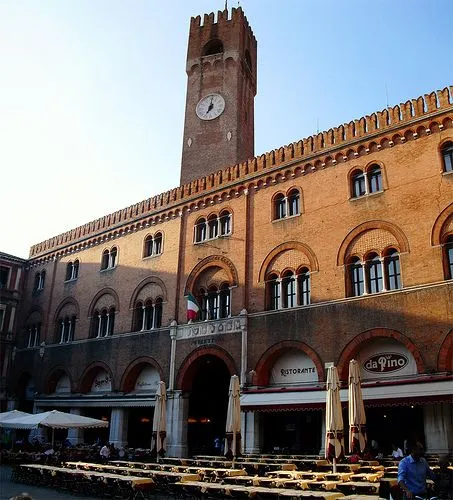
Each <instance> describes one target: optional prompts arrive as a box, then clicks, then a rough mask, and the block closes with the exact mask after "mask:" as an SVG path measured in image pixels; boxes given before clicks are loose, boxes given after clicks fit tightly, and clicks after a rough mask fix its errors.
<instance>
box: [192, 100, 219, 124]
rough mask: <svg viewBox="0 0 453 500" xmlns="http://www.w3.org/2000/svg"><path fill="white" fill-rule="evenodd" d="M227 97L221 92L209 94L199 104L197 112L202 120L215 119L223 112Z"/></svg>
mask: <svg viewBox="0 0 453 500" xmlns="http://www.w3.org/2000/svg"><path fill="white" fill-rule="evenodd" d="M224 109H225V99H224V98H223V97H222V96H221V95H220V94H209V95H207V96H205V97H203V98H202V99H200V102H199V103H198V104H197V107H196V109H195V112H196V113H197V116H198V118H200V119H201V120H214V118H217V117H218V116H220V115H221V114H222V113H223V110H224Z"/></svg>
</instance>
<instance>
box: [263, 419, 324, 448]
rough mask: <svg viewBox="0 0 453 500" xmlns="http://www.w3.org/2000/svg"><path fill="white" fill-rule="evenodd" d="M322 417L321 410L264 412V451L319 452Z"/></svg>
mask: <svg viewBox="0 0 453 500" xmlns="http://www.w3.org/2000/svg"><path fill="white" fill-rule="evenodd" d="M322 418H323V414H322V411H321V410H312V411H270V412H263V413H262V422H263V430H264V432H263V451H264V452H266V453H271V452H274V451H275V452H278V453H306V454H310V455H311V454H315V455H316V454H318V453H319V450H320V449H321V431H322Z"/></svg>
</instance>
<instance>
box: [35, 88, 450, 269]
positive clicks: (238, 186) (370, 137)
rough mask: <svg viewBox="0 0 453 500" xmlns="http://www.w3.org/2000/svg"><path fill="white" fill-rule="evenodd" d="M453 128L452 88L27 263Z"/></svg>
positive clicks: (92, 227)
mask: <svg viewBox="0 0 453 500" xmlns="http://www.w3.org/2000/svg"><path fill="white" fill-rule="evenodd" d="M447 128H453V86H450V87H446V88H444V89H443V90H439V91H437V92H431V93H430V94H426V95H425V96H424V97H418V98H417V99H412V100H410V101H406V102H405V103H402V104H400V105H396V106H393V107H392V108H388V109H384V110H383V111H378V112H376V113H372V114H371V115H369V116H368V115H367V116H365V117H362V118H360V119H358V120H353V121H351V122H349V123H347V124H343V125H340V126H338V127H334V128H333V129H329V130H328V131H325V132H320V133H318V134H316V135H313V136H310V137H308V138H305V139H302V140H300V141H298V142H294V143H291V144H289V145H286V146H282V147H280V148H278V149H274V150H272V151H270V152H268V153H264V154H262V155H260V156H257V157H254V158H251V159H249V160H247V161H245V162H242V163H240V164H237V165H233V166H229V167H227V168H225V169H223V170H219V171H217V172H215V173H212V174H210V175H207V176H205V177H201V178H199V179H194V180H193V181H191V182H190V183H188V184H184V185H182V186H180V187H178V188H175V189H172V190H170V191H167V192H165V193H162V194H159V195H157V196H154V197H153V198H148V199H147V200H144V201H141V202H139V203H136V204H134V205H131V206H129V207H127V208H124V209H122V210H119V211H117V212H114V213H112V214H109V215H106V216H104V217H101V218H100V219H96V220H94V221H92V222H89V223H88V224H84V225H83V226H79V227H77V228H75V229H72V230H71V231H67V232H65V233H63V234H60V235H58V236H55V237H53V238H50V239H48V240H45V241H43V242H41V243H38V244H36V245H34V246H32V247H31V249H30V260H31V261H32V262H31V263H32V264H40V263H42V262H46V261H49V260H52V259H55V258H60V257H62V256H65V255H68V254H71V253H74V252H78V251H81V250H84V249H85V248H89V247H92V246H95V245H99V244H105V243H106V242H107V241H110V240H113V239H115V238H118V237H121V236H125V235H127V234H129V233H131V232H134V231H138V230H142V229H145V228H148V227H149V226H150V225H155V224H160V223H163V222H165V221H167V220H170V219H175V218H177V217H180V216H181V215H182V214H183V213H186V212H189V211H191V210H194V209H196V208H199V207H203V206H206V205H208V204H213V203H223V202H224V201H225V200H228V199H230V198H231V197H234V196H241V195H242V194H243V193H244V191H245V190H247V189H251V188H253V189H263V188H265V187H267V186H268V185H271V184H275V183H280V182H284V181H286V180H288V179H292V178H295V177H300V176H304V175H307V174H310V173H314V172H316V171H318V170H323V169H325V168H328V167H333V166H335V165H337V164H340V163H345V162H347V161H349V160H354V159H356V158H358V157H360V156H366V155H368V154H370V153H375V152H378V151H381V150H383V149H387V148H392V147H395V146H398V145H400V144H404V143H405V142H408V141H412V140H416V139H418V138H420V137H422V136H426V135H430V134H433V133H438V132H440V131H442V130H444V129H447Z"/></svg>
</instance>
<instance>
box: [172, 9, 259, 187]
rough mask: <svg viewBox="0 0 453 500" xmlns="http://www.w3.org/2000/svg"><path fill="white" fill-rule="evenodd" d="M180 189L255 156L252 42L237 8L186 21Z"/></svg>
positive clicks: (254, 47) (248, 27) (254, 73)
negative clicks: (184, 104) (184, 99)
mask: <svg viewBox="0 0 453 500" xmlns="http://www.w3.org/2000/svg"><path fill="white" fill-rule="evenodd" d="M186 72H187V98H186V115H185V122H184V138H183V148H182V161H181V180H180V182H181V185H182V184H186V183H188V182H190V181H191V180H193V179H196V178H198V177H202V176H205V175H207V174H210V173H213V172H216V171H217V170H220V169H223V168H225V167H228V166H229V165H235V164H236V163H240V162H242V161H244V160H246V159H248V158H251V157H253V156H254V99H255V95H256V39H255V37H254V35H253V32H252V30H251V28H250V26H249V24H248V21H247V18H246V17H245V15H244V13H243V11H242V9H241V8H240V7H238V8H237V9H236V8H233V9H232V14H231V18H230V19H228V10H224V11H223V12H220V11H219V12H218V13H217V22H215V18H214V14H213V13H212V14H209V15H208V14H205V16H204V20H203V24H201V18H200V16H197V17H195V18H192V19H191V21H190V33H189V44H188V49H187V65H186Z"/></svg>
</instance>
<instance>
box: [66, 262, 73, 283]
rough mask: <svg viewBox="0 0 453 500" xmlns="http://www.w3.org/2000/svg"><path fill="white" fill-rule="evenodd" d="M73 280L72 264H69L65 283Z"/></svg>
mask: <svg viewBox="0 0 453 500" xmlns="http://www.w3.org/2000/svg"><path fill="white" fill-rule="evenodd" d="M70 279H72V262H68V263H67V265H66V277H65V281H69V280H70Z"/></svg>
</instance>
